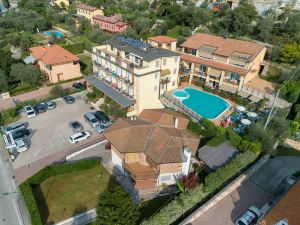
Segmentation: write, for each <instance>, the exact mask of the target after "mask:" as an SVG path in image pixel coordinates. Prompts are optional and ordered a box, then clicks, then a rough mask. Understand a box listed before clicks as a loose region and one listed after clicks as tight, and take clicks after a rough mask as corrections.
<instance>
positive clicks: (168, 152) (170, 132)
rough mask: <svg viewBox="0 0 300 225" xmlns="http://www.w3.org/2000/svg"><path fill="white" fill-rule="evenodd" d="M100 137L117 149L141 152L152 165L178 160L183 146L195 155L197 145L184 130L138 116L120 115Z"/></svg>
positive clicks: (122, 151)
mask: <svg viewBox="0 0 300 225" xmlns="http://www.w3.org/2000/svg"><path fill="white" fill-rule="evenodd" d="M104 136H105V137H106V139H107V140H108V141H110V143H111V144H112V145H113V146H114V147H115V148H116V149H117V150H118V151H119V152H121V153H126V152H144V153H145V154H146V156H147V157H149V159H151V161H153V162H154V163H155V164H160V163H176V162H182V161H183V147H184V146H187V147H189V148H190V149H191V150H192V152H193V154H195V153H196V151H197V148H198V145H199V138H197V137H196V136H195V135H194V134H192V133H191V132H189V131H187V130H185V129H178V128H174V127H166V126H160V125H157V124H155V123H152V122H149V121H146V120H144V119H141V118H136V120H131V119H129V118H120V119H118V120H117V121H116V122H115V123H114V124H113V125H112V126H111V127H110V128H109V129H107V130H106V131H105V132H104Z"/></svg>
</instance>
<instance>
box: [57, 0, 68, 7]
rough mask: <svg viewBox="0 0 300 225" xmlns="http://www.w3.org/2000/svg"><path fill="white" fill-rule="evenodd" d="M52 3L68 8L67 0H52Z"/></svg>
mask: <svg viewBox="0 0 300 225" xmlns="http://www.w3.org/2000/svg"><path fill="white" fill-rule="evenodd" d="M53 4H54V5H55V6H57V7H59V8H69V6H70V1H69V0H53Z"/></svg>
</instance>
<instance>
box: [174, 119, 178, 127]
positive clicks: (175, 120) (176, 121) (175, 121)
mask: <svg viewBox="0 0 300 225" xmlns="http://www.w3.org/2000/svg"><path fill="white" fill-rule="evenodd" d="M174 127H175V128H178V118H177V117H175V116H174Z"/></svg>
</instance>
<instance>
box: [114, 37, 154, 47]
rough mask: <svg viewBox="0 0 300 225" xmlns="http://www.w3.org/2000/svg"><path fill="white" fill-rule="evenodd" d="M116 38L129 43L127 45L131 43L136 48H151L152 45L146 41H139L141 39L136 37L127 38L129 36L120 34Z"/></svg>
mask: <svg viewBox="0 0 300 225" xmlns="http://www.w3.org/2000/svg"><path fill="white" fill-rule="evenodd" d="M116 39H117V40H118V41H119V42H121V43H123V44H127V45H130V46H132V47H135V48H140V49H143V48H150V47H152V46H151V45H150V44H148V43H144V42H142V41H139V40H136V39H132V38H127V37H124V36H118V37H117V38H116Z"/></svg>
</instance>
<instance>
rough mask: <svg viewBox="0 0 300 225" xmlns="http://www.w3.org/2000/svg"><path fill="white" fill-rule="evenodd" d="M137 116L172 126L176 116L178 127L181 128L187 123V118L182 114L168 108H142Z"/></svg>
mask: <svg viewBox="0 0 300 225" xmlns="http://www.w3.org/2000/svg"><path fill="white" fill-rule="evenodd" d="M139 117H140V118H143V119H145V120H148V121H151V122H153V123H156V124H158V125H163V126H169V127H174V122H175V118H177V119H178V128H181V129H185V128H186V127H187V125H188V123H189V120H188V119H187V118H186V117H184V116H183V115H182V114H180V113H178V112H175V111H174V110H170V109H144V110H143V111H142V112H141V113H140V115H139Z"/></svg>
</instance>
